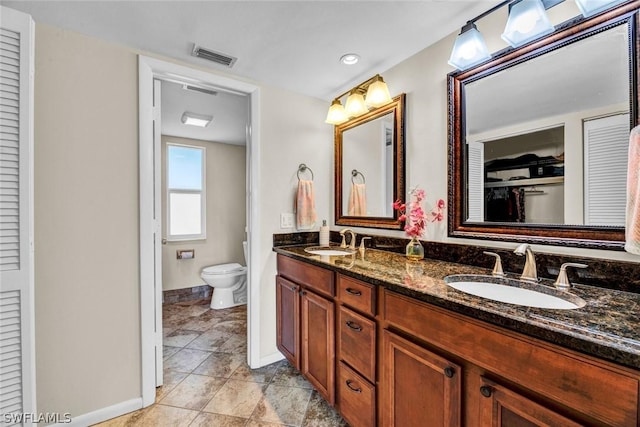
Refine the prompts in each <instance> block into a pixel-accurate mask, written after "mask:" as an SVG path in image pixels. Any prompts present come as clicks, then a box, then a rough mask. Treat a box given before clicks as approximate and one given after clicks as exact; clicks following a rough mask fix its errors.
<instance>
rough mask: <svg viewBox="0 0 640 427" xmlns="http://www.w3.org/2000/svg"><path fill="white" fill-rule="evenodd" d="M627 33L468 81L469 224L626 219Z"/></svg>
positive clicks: (619, 222)
mask: <svg viewBox="0 0 640 427" xmlns="http://www.w3.org/2000/svg"><path fill="white" fill-rule="evenodd" d="M628 34H629V27H628V25H626V24H625V25H619V26H617V27H614V28H611V29H609V30H607V31H604V32H602V33H601V34H598V35H595V36H592V37H589V38H586V39H584V40H581V41H579V42H576V43H573V44H570V45H567V46H565V47H562V48H560V49H558V50H556V51H555V52H553V53H549V54H547V55H542V56H539V57H537V58H534V59H532V60H530V61H526V62H523V63H521V64H518V65H516V66H514V67H512V68H509V69H508V70H503V71H500V72H497V73H495V74H492V75H490V76H488V77H486V78H482V79H478V80H476V81H475V82H473V83H469V84H468V85H465V101H466V102H467V111H466V124H467V126H466V131H467V134H466V141H467V145H468V147H467V149H468V151H469V152H470V153H471V152H472V151H473V152H474V153H473V154H472V155H471V154H470V156H469V171H470V173H469V177H468V188H467V191H468V194H469V195H468V199H467V200H468V203H467V210H468V213H467V218H468V220H470V221H471V220H473V221H493V222H522V223H534V224H580V225H582V224H586V225H616V226H623V225H624V211H625V186H626V165H627V143H628V135H629V130H630V129H629V79H630V76H629V47H628ZM594 57H595V58H598V65H597V67H594V66H593V60H594ZM541 71H546V72H547V73H548V75H543V74H542V73H541ZM518 82H532V83H531V84H518ZM533 82H535V83H533ZM505 88H508V90H506V91H505ZM496 93H502V96H500V97H496V96H495V95H494V94H496ZM616 116H617V117H616ZM602 132H607V134H606V135H602ZM594 133H598V135H595V136H594ZM594 138H595V140H594ZM603 138H604V139H603ZM594 144H597V146H594ZM594 149H595V150H596V151H595V152H594ZM589 153H591V154H592V156H589ZM565 156H566V158H567V165H566V167H565ZM472 159H473V160H472ZM482 159H483V161H481V160H482ZM576 159H580V160H581V161H575V160H576ZM474 160H475V163H474ZM572 160H573V161H572ZM471 172H473V173H471ZM476 175H477V176H476ZM472 194H473V196H472ZM480 198H482V201H481V203H478V201H479V200H480ZM565 206H566V207H567V209H565Z"/></svg>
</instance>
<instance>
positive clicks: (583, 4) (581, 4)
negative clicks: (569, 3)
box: [576, 0, 624, 18]
mask: <svg viewBox="0 0 640 427" xmlns="http://www.w3.org/2000/svg"><path fill="white" fill-rule="evenodd" d="M623 1H624V0H613V1H612V0H576V4H577V5H578V9H580V12H582V15H584V17H585V18H588V17H590V16H593V15H595V14H597V13H600V12H602V11H604V10H607V9H609V8H610V7H612V6H614V5H616V4H618V3H622V2H623Z"/></svg>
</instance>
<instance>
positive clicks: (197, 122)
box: [181, 111, 213, 128]
mask: <svg viewBox="0 0 640 427" xmlns="http://www.w3.org/2000/svg"><path fill="white" fill-rule="evenodd" d="M211 120H213V116H204V115H202V114H194V113H189V112H188V111H185V112H184V113H183V114H182V119H181V121H182V123H184V124H185V125H191V126H198V127H201V128H204V127H207V126H208V125H209V123H211Z"/></svg>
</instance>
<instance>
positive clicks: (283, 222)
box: [280, 213, 293, 228]
mask: <svg viewBox="0 0 640 427" xmlns="http://www.w3.org/2000/svg"><path fill="white" fill-rule="evenodd" d="M280 228H293V214H292V213H281V214H280Z"/></svg>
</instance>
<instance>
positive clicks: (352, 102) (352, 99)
mask: <svg viewBox="0 0 640 427" xmlns="http://www.w3.org/2000/svg"><path fill="white" fill-rule="evenodd" d="M344 109H345V111H346V112H347V115H348V116H349V117H358V116H361V115H363V114H364V113H366V112H367V111H369V109H368V108H367V105H366V104H365V103H364V95H362V93H361V92H360V91H359V90H358V89H357V88H356V89H352V90H351V93H350V94H349V96H348V97H347V103H346V104H345V106H344Z"/></svg>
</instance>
